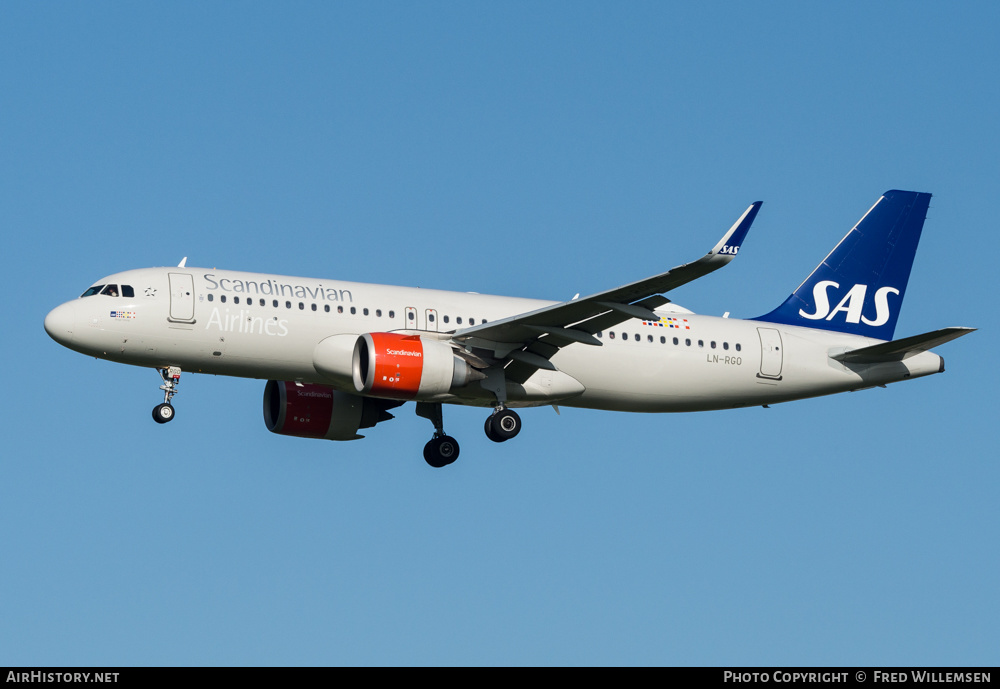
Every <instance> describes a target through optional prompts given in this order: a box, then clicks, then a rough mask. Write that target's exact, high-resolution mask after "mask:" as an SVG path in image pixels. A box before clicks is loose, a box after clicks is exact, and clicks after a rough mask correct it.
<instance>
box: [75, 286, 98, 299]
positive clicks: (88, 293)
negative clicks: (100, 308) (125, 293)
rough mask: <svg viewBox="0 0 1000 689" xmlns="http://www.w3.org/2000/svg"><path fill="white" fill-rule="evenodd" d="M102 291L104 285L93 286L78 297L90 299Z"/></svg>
mask: <svg viewBox="0 0 1000 689" xmlns="http://www.w3.org/2000/svg"><path fill="white" fill-rule="evenodd" d="M102 289H104V285H94V286H93V287H91V288H90V289H88V290H87V291H86V292H84V293H83V294H81V295H80V297H81V298H83V297H92V296H94V295H95V294H100V292H101V290H102Z"/></svg>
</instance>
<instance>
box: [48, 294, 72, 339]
mask: <svg viewBox="0 0 1000 689" xmlns="http://www.w3.org/2000/svg"><path fill="white" fill-rule="evenodd" d="M75 327H76V304H74V303H73V302H66V303H65V304H62V305H60V306H57V307H55V308H54V309H52V310H51V311H49V315H48V316H46V317H45V332H47V333H48V334H49V337H51V338H52V339H53V340H55V341H56V342H58V343H59V344H61V345H64V346H66V347H68V346H70V344H71V343H72V342H73V328H75Z"/></svg>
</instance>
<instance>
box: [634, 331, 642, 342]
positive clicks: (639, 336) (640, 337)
mask: <svg viewBox="0 0 1000 689" xmlns="http://www.w3.org/2000/svg"><path fill="white" fill-rule="evenodd" d="M641 339H642V335H640V334H639V333H636V334H635V341H636V342H638V341H639V340H641Z"/></svg>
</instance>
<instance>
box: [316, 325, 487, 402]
mask: <svg viewBox="0 0 1000 689" xmlns="http://www.w3.org/2000/svg"><path fill="white" fill-rule="evenodd" d="M313 366H314V367H315V369H316V371H317V372H318V373H320V374H321V375H322V376H323V377H324V378H326V379H327V380H329V381H330V382H331V383H333V384H335V385H336V386H337V387H340V388H347V389H351V388H353V389H354V390H356V391H357V392H359V393H361V394H362V395H366V396H372V397H386V398H389V399H396V400H412V399H428V398H430V397H434V396H435V395H441V394H445V393H447V392H449V391H451V390H454V389H455V388H460V387H463V386H465V385H467V384H468V383H470V382H471V381H474V380H482V379H483V378H485V377H486V376H485V375H483V374H482V373H481V372H480V371H477V370H476V369H474V368H472V367H471V366H469V364H468V363H467V362H466V361H465V360H464V359H462V358H460V357H458V356H456V354H455V351H454V350H453V349H452V348H451V347H450V346H449V345H448V344H447V343H445V342H441V341H439V340H430V339H425V338H422V337H420V336H419V335H401V334H398V333H366V334H364V335H360V336H359V335H334V336H332V337H328V338H326V339H325V340H323V341H322V342H320V343H319V344H318V345H316V349H315V350H314V351H313Z"/></svg>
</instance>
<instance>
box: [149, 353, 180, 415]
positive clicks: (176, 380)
mask: <svg viewBox="0 0 1000 689" xmlns="http://www.w3.org/2000/svg"><path fill="white" fill-rule="evenodd" d="M157 371H158V372H159V374H160V378H162V379H163V385H161V386H160V389H161V390H163V404H158V405H156V406H155V407H153V421H155V422H156V423H167V422H168V421H173V419H174V407H173V405H172V404H170V400H172V399H173V397H174V395H176V394H177V393H178V392H180V391H179V390H178V389H177V386H178V385H179V384H180V381H181V369H180V368H179V367H178V366H170V367H168V368H161V369H157Z"/></svg>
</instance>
